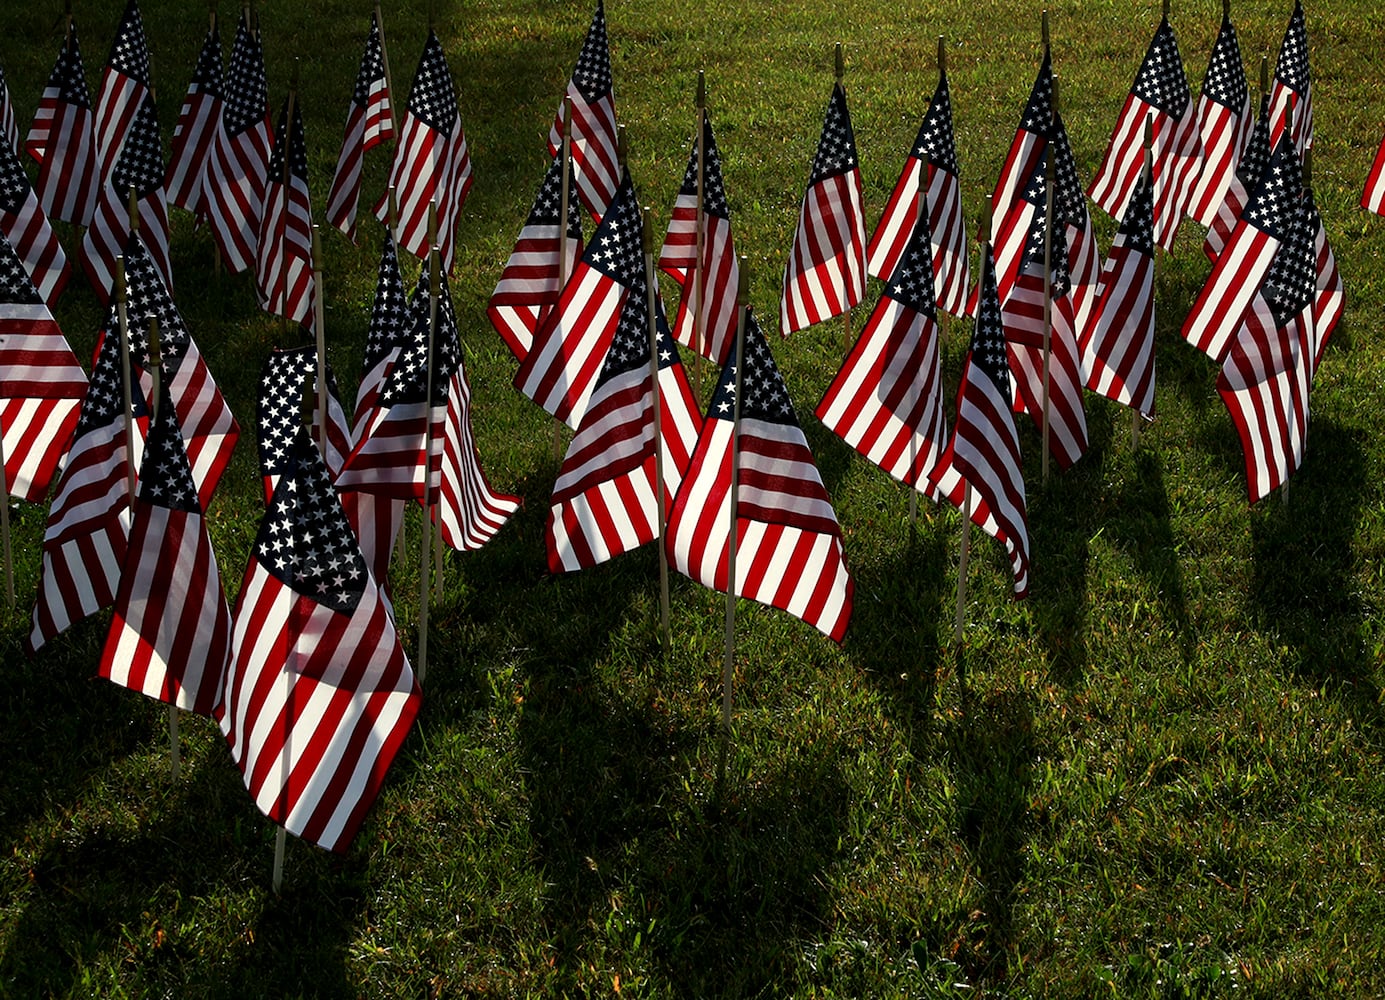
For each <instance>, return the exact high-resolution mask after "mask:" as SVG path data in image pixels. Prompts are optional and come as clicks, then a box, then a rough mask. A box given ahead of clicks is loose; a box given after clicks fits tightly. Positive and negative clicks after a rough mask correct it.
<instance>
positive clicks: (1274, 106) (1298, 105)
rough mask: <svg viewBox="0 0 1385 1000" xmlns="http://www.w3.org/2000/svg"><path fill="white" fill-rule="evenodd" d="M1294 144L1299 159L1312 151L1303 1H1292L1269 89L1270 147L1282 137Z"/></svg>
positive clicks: (1310, 84) (1311, 91) (1310, 90)
mask: <svg viewBox="0 0 1385 1000" xmlns="http://www.w3.org/2000/svg"><path fill="white" fill-rule="evenodd" d="M1286 132H1287V133H1288V134H1289V138H1290V139H1292V140H1293V143H1294V152H1295V153H1296V154H1298V157H1299V159H1303V154H1304V153H1306V152H1307V151H1308V150H1310V149H1312V148H1313V79H1312V73H1311V71H1310V70H1309V68H1308V25H1307V22H1306V21H1305V19H1304V16H1303V0H1294V10H1293V13H1292V14H1290V15H1289V23H1288V25H1287V26H1286V27H1285V28H1284V40H1283V41H1282V42H1280V43H1279V58H1278V59H1277V60H1275V64H1274V83H1272V84H1271V85H1270V146H1271V147H1272V148H1273V147H1275V146H1278V145H1279V139H1280V136H1282V135H1284V134H1285V133H1286Z"/></svg>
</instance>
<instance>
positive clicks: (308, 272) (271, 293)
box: [255, 97, 315, 326]
mask: <svg viewBox="0 0 1385 1000" xmlns="http://www.w3.org/2000/svg"><path fill="white" fill-rule="evenodd" d="M290 106H291V107H292V115H291V116H290ZM255 245H256V250H255V291H256V292H257V294H258V295H259V299H260V308H261V309H263V310H264V311H265V312H267V313H269V314H270V315H272V316H284V317H286V318H288V319H290V320H292V321H293V322H295V323H301V324H304V325H305V326H310V325H312V322H313V295H314V294H315V292H314V289H315V280H314V276H313V213H312V206H311V205H310V204H309V202H308V154H307V149H306V147H305V144H304V140H303V108H302V105H301V104H299V103H298V101H296V100H294V99H293V98H292V97H290V98H289V99H287V100H285V102H284V110H283V111H282V112H281V113H280V115H279V128H278V129H277V130H276V131H275V136H274V152H273V153H272V154H271V155H270V158H269V174H268V177H267V179H266V187H265V203H264V210H263V212H262V213H261V215H260V233H259V236H258V237H257V239H256V243H255Z"/></svg>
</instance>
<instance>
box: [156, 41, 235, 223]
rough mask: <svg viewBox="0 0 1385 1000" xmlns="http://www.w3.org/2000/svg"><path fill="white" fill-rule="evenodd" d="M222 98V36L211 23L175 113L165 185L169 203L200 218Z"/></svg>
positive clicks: (204, 212)
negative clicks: (184, 93) (203, 186)
mask: <svg viewBox="0 0 1385 1000" xmlns="http://www.w3.org/2000/svg"><path fill="white" fill-rule="evenodd" d="M221 95H222V84H221V36H220V34H219V33H218V32H217V27H216V21H215V20H213V22H212V25H211V27H210V28H209V29H208V31H207V37H206V39H205V40H204V41H203V42H202V48H201V50H200V51H199V52H198V54H197V65H196V66H195V67H193V71H192V80H191V81H190V82H189V83H188V89H187V94H186V95H184V97H183V106H182V107H181V108H180V109H179V111H178V123H177V124H176V125H175V126H174V127H173V148H172V150H171V151H170V152H169V154H168V176H167V178H166V179H165V181H164V188H165V191H166V192H167V197H168V203H169V204H170V205H177V206H178V207H179V208H182V209H185V210H187V211H189V212H192V213H193V214H194V215H196V216H198V217H199V218H200V217H202V216H203V215H205V214H206V210H205V207H204V205H203V202H202V185H203V182H204V180H205V178H206V175H207V162H208V160H209V158H210V157H211V151H212V141H213V139H214V138H215V137H216V132H217V128H218V127H219V123H220V121H221V114H222V97H221Z"/></svg>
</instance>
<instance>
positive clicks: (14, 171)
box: [0, 129, 32, 215]
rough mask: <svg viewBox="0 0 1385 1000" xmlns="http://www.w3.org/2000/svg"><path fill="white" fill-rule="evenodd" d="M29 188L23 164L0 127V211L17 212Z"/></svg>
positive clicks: (27, 194)
mask: <svg viewBox="0 0 1385 1000" xmlns="http://www.w3.org/2000/svg"><path fill="white" fill-rule="evenodd" d="M31 190H32V187H31V185H30V184H29V175H28V174H26V173H25V172H24V164H22V163H20V162H19V157H18V156H16V155H15V152H14V149H13V148H11V146H10V140H9V138H8V137H7V136H6V135H5V133H4V130H3V129H0V211H5V212H9V213H10V214H11V215H16V214H18V212H19V210H20V209H21V208H23V207H24V202H25V200H26V199H27V198H28V197H29V192H30V191H31Z"/></svg>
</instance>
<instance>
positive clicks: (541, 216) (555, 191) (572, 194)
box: [525, 149, 582, 240]
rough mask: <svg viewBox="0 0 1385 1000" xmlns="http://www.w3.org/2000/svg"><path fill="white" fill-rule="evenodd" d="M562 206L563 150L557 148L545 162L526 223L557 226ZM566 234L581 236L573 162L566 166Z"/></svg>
mask: <svg viewBox="0 0 1385 1000" xmlns="http://www.w3.org/2000/svg"><path fill="white" fill-rule="evenodd" d="M562 210H563V151H562V150H561V149H560V150H558V152H557V153H556V154H555V155H554V157H553V160H552V162H550V163H549V164H548V172H547V173H545V174H544V175H543V184H542V185H541V186H540V187H539V193H538V194H537V195H536V196H535V197H534V207H533V208H531V209H530V210H529V219H528V221H527V222H526V223H525V225H528V226H556V225H557V224H558V216H559V214H561V212H562ZM567 234H568V236H570V237H572V238H573V239H574V240H580V239H581V238H582V208H581V205H580V204H579V203H578V200H577V178H576V176H575V175H574V174H573V172H572V164H571V163H568V168H567Z"/></svg>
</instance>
